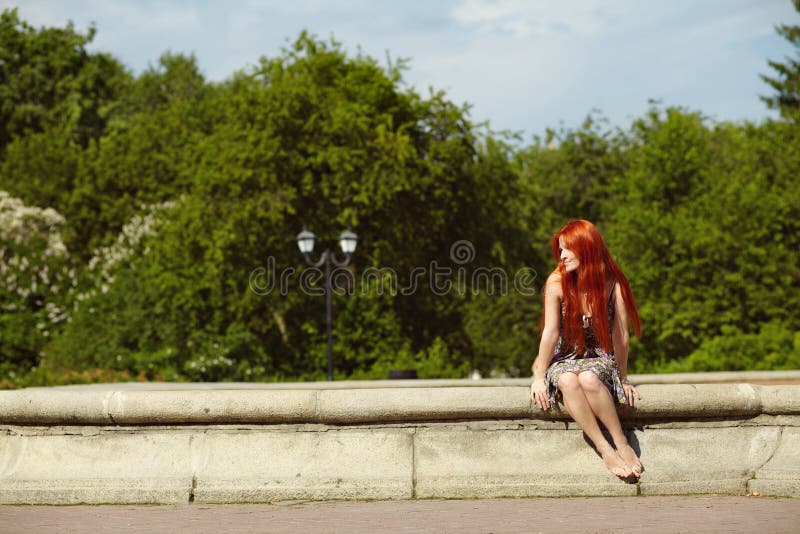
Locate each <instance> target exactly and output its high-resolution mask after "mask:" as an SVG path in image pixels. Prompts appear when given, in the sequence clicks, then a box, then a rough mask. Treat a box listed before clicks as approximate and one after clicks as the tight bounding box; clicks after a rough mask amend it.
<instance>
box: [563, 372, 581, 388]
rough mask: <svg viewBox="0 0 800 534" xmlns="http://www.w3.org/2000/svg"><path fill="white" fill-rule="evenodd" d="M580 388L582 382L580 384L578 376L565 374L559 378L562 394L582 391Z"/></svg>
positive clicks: (570, 373)
mask: <svg viewBox="0 0 800 534" xmlns="http://www.w3.org/2000/svg"><path fill="white" fill-rule="evenodd" d="M580 387H581V385H580V382H578V375H576V374H575V373H572V372H569V373H564V374H563V375H561V376H560V377H558V389H560V390H561V392H562V393H570V392H572V391H577V390H578V389H580Z"/></svg>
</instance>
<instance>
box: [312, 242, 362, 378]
mask: <svg viewBox="0 0 800 534" xmlns="http://www.w3.org/2000/svg"><path fill="white" fill-rule="evenodd" d="M314 239H316V236H315V235H314V234H312V233H311V232H309V231H308V230H307V229H306V227H305V226H304V227H303V231H302V232H300V233H299V234H297V246H298V248H300V252H301V253H302V254H303V257H304V258H305V259H306V263H307V264H308V265H310V266H312V267H317V268H318V267H321V266H323V265H324V266H325V312H326V321H327V325H328V380H329V381H330V380H333V334H332V326H331V324H332V322H333V305H332V303H331V264H333V265H335V266H336V267H347V266H348V265H350V255H351V254H352V253H353V252H355V250H356V244H357V243H358V236H357V235H356V234H354V233H353V232H352V231H351V230H350V228H349V227H348V228H347V230H345V231H344V232H342V234H341V235H340V236H339V246H340V247H341V248H342V252H344V260H343V261H339V260H338V259H336V251H334V250H331V249H328V248H326V249H325V251H324V252H323V253H322V257H321V258H320V259H319V261H317V262H314V261H313V260H312V259H311V256H310V254H311V252H313V250H314Z"/></svg>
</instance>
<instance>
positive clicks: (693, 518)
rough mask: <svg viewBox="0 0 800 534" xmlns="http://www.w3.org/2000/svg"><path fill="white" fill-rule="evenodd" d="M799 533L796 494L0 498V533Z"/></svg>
mask: <svg viewBox="0 0 800 534" xmlns="http://www.w3.org/2000/svg"><path fill="white" fill-rule="evenodd" d="M309 531H314V532H325V533H327V532H347V533H359V532H369V533H372V532H404V533H405V532H459V533H464V532H486V533H489V532H491V533H506V532H559V533H561V532H647V533H653V532H704V533H706V532H708V533H712V532H759V533H768V532H787V533H788V532H800V499H775V498H766V497H753V496H749V497H745V496H741V497H732V496H696V497H692V496H675V497H672V496H670V497H586V498H568V499H556V498H539V499H481V500H416V501H372V502H369V501H367V502H365V501H334V502H308V501H299V502H298V501H294V502H280V503H275V504H225V505H205V504H191V505H190V504H185V505H151V506H142V505H113V506H112V505H106V506H0V532H4V533H14V532H26V533H29V532H92V533H93V534H94V533H98V532H115V533H116V532H169V533H171V534H175V533H178V532H192V533H202V532H276V533H280V532H309Z"/></svg>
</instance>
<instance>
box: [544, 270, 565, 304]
mask: <svg viewBox="0 0 800 534" xmlns="http://www.w3.org/2000/svg"><path fill="white" fill-rule="evenodd" d="M544 291H545V294H546V295H556V296H558V297H559V298H561V297H562V296H563V295H562V292H561V273H559V272H558V271H557V270H556V271H553V272H552V273H550V276H548V277H547V281H546V282H545V283H544Z"/></svg>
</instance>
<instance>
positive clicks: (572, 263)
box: [558, 237, 581, 273]
mask: <svg viewBox="0 0 800 534" xmlns="http://www.w3.org/2000/svg"><path fill="white" fill-rule="evenodd" d="M558 246H559V248H560V249H561V262H562V263H563V264H564V269H565V270H566V271H567V272H568V273H569V272H572V271H574V270H575V269H577V268H578V265H580V264H581V262H580V260H579V259H578V256H576V255H575V253H574V252H572V251H571V250H570V249H568V248H567V247H565V246H564V238H563V237H560V238H559V239H558Z"/></svg>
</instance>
